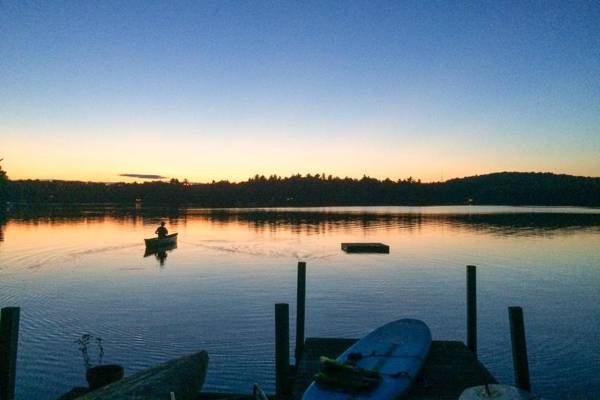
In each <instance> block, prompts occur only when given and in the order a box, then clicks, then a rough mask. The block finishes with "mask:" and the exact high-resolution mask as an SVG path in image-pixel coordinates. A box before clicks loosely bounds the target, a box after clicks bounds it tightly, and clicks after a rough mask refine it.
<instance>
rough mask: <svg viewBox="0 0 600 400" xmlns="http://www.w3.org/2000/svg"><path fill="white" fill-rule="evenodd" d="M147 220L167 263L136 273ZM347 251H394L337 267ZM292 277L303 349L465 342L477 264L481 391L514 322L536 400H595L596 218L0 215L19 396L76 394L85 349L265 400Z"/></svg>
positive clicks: (142, 265) (519, 213)
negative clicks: (303, 286) (158, 233)
mask: <svg viewBox="0 0 600 400" xmlns="http://www.w3.org/2000/svg"><path fill="white" fill-rule="evenodd" d="M160 220H165V221H166V222H167V227H168V228H169V230H170V231H171V232H179V243H178V246H177V248H176V249H173V250H171V251H169V252H167V253H166V258H165V257H164V255H162V256H160V255H154V254H150V255H148V256H146V257H145V256H144V255H145V254H144V253H145V252H144V249H145V247H144V243H143V240H142V239H143V238H145V237H151V236H153V232H154V229H155V228H156V226H157V225H158V222H159V221H160ZM346 241H355V242H362V241H373V242H384V243H386V244H389V245H390V247H391V252H390V254H345V253H343V252H342V251H341V250H340V243H341V242H346ZM299 260H301V261H306V263H307V300H306V303H307V309H306V313H307V316H306V318H307V319H306V335H307V336H333V337H361V336H363V335H365V334H367V333H368V332H369V331H370V330H372V329H374V328H376V327H378V326H379V325H382V324H385V323H387V322H389V321H392V320H394V319H398V318H405V317H413V318H419V319H422V320H423V321H425V322H426V323H427V324H428V325H429V327H430V329H431V331H432V335H433V337H434V339H440V340H462V341H464V340H466V328H465V325H466V311H465V285H466V282H465V265H467V264H474V265H477V267H478V270H477V277H478V282H477V284H478V318H479V357H480V359H481V361H482V362H483V363H484V364H485V365H486V366H487V367H488V368H489V369H490V371H491V372H492V374H494V375H495V376H496V378H497V379H498V380H500V381H501V382H503V383H512V382H513V370H512V358H511V347H510V334H509V325H508V314H507V307H508V306H511V305H520V306H522V307H523V309H524V315H525V324H526V333H527V339H528V352H529V362H530V371H531V380H532V387H533V388H534V390H535V391H536V392H538V393H539V394H542V395H544V396H546V397H548V398H555V399H559V398H582V399H583V398H598V397H600V374H599V373H598V372H599V366H600V307H599V305H600V210H598V209H583V208H564V207H563V208H552V207H477V206H467V207H348V208H344V207H335V208H294V209H291V208H290V209H225V210H207V209H193V208H189V209H159V208H119V207H106V206H95V207H92V206H89V207H79V208H69V209H64V208H63V209H56V208H46V209H43V210H13V211H11V212H10V213H9V215H7V216H6V217H4V218H3V219H0V306H2V307H5V306H12V305H15V306H20V307H21V308H22V310H21V335H20V344H19V359H18V376H17V397H18V398H20V399H33V398H35V399H55V398H56V397H58V396H59V395H61V394H62V393H64V392H66V391H68V390H69V389H70V388H71V387H73V386H77V385H80V386H85V385H86V383H85V377H84V373H85V369H84V365H83V361H82V357H81V354H80V353H79V350H78V347H77V344H75V343H74V342H75V341H76V340H77V339H78V338H79V337H80V336H81V335H82V334H84V333H90V334H92V335H95V336H99V337H101V338H102V341H103V346H104V350H105V355H104V361H105V362H107V363H120V364H123V365H124V366H125V370H126V374H130V373H132V372H135V371H138V370H140V369H143V368H146V367H149V366H151V365H153V364H156V363H159V362H162V361H165V360H168V359H170V358H173V357H177V356H181V355H184V354H187V353H190V352H194V351H197V350H202V349H204V350H207V351H208V353H209V356H210V365H209V373H208V376H207V381H206V384H205V387H204V388H205V389H206V390H210V391H235V392H249V391H250V390H251V387H252V384H253V383H254V382H258V383H259V384H261V385H262V386H264V388H265V389H266V390H267V391H274V306H273V305H274V303H278V302H288V303H290V310H291V315H290V317H291V326H290V330H291V332H294V329H295V328H294V310H295V290H296V264H297V262H298V261H299ZM292 336H293V335H292ZM291 346H292V349H293V346H294V343H293V337H292V338H291ZM291 353H292V354H293V351H292V352H291ZM92 356H93V359H94V360H95V352H93V351H92Z"/></svg>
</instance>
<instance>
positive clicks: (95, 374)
mask: <svg viewBox="0 0 600 400" xmlns="http://www.w3.org/2000/svg"><path fill="white" fill-rule="evenodd" d="M123 373H124V371H123V367H122V366H120V365H117V364H106V365H98V366H97V367H93V368H90V369H88V370H87V371H86V373H85V378H86V379H87V381H88V384H89V385H90V389H92V390H95V389H98V388H101V387H102V386H106V385H108V384H109V383H113V382H116V381H118V380H119V379H122V378H123Z"/></svg>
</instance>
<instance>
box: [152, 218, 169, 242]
mask: <svg viewBox="0 0 600 400" xmlns="http://www.w3.org/2000/svg"><path fill="white" fill-rule="evenodd" d="M154 233H156V234H157V235H158V237H159V238H164V237H166V236H167V235H168V234H169V231H168V230H167V228H165V222H164V221H162V222H161V223H160V226H159V227H158V228H156V230H155V231H154Z"/></svg>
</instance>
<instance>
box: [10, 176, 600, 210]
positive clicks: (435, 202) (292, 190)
mask: <svg viewBox="0 0 600 400" xmlns="http://www.w3.org/2000/svg"><path fill="white" fill-rule="evenodd" d="M5 186H6V188H5V190H4V193H5V194H4V199H3V200H4V201H8V202H10V203H13V204H21V205H34V204H37V205H49V204H61V205H76V204H87V205H89V204H104V205H111V204H113V205H119V206H123V205H125V206H133V205H135V204H138V205H144V206H163V207H164V206H165V205H168V207H182V206H188V207H204V208H254V207H352V206H365V207H366V206H452V205H453V206H457V205H506V206H572V207H600V178H591V177H578V176H571V175H557V174H552V173H528V172H502V173H494V174H487V175H478V176H472V177H467V178H460V179H452V180H448V181H445V182H434V183H422V182H420V181H418V180H417V181H415V180H413V179H412V178H409V179H406V180H398V181H392V180H389V179H386V180H378V179H374V178H369V177H363V178H362V179H352V178H337V177H332V176H327V177H326V176H324V175H323V176H321V175H315V176H311V175H307V176H300V175H294V176H291V177H285V178H282V177H278V176H270V177H268V178H267V177H264V176H256V177H254V178H251V179H249V180H248V181H244V182H238V183H231V182H227V181H221V182H213V183H206V184H189V183H187V182H180V181H177V180H174V179H173V180H171V181H170V182H160V181H154V182H143V183H116V184H104V183H97V182H76V181H58V180H56V181H36V180H15V181H7V182H6V184H5Z"/></svg>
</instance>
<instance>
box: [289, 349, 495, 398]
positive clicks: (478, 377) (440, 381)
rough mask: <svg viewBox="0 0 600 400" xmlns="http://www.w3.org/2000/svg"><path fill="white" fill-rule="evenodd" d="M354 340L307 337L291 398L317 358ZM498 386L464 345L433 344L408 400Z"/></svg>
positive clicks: (298, 395) (307, 379)
mask: <svg viewBox="0 0 600 400" xmlns="http://www.w3.org/2000/svg"><path fill="white" fill-rule="evenodd" d="M356 341H357V340H356V339H331V338H308V339H306V343H305V345H304V352H303V355H302V358H301V360H300V362H299V364H298V368H297V372H296V376H295V379H294V383H293V395H294V398H296V399H300V398H302V393H304V391H305V390H306V388H307V387H308V386H309V385H310V383H311V382H312V378H313V376H314V375H315V374H316V373H317V372H318V371H319V369H320V363H319V357H320V356H322V355H323V356H327V357H331V358H336V357H338V356H339V355H340V354H341V353H343V352H344V351H345V350H346V349H347V348H348V347H350V346H351V345H352V344H354V343H355V342H356ZM486 382H487V383H497V381H496V379H495V378H494V377H493V376H492V375H491V374H490V373H489V371H488V370H487V369H486V368H485V366H483V364H481V363H480V362H479V361H477V358H476V357H475V356H474V355H473V353H471V352H470V351H469V349H468V348H467V346H465V344H464V343H462V342H457V341H434V342H432V345H431V350H430V352H429V356H428V358H427V361H426V363H425V366H424V368H423V372H422V375H421V378H420V379H419V380H418V381H417V383H416V385H415V386H414V387H413V389H412V390H411V392H410V394H409V396H408V397H406V399H407V400H450V399H457V398H458V396H459V395H460V393H461V392H462V391H463V390H464V389H466V388H467V387H470V386H475V385H482V384H484V383H486Z"/></svg>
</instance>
